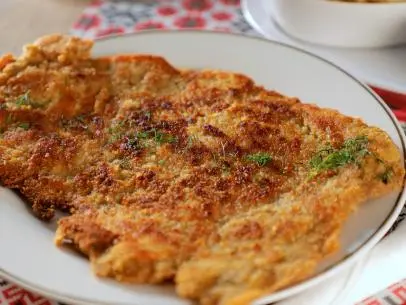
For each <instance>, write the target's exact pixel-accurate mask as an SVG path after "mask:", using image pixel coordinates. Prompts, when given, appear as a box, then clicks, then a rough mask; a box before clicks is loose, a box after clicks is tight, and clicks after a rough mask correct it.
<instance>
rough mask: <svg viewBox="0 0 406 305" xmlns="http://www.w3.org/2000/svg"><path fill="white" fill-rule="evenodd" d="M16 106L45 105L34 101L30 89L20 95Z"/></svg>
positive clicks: (37, 106)
mask: <svg viewBox="0 0 406 305" xmlns="http://www.w3.org/2000/svg"><path fill="white" fill-rule="evenodd" d="M15 104H16V106H18V107H21V106H31V107H32V108H43V107H44V105H41V104H38V103H36V102H34V101H33V100H32V98H31V96H30V91H27V92H26V93H24V94H23V95H20V96H19V97H18V98H17V99H16V101H15Z"/></svg>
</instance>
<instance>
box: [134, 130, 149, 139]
mask: <svg viewBox="0 0 406 305" xmlns="http://www.w3.org/2000/svg"><path fill="white" fill-rule="evenodd" d="M135 137H136V138H137V139H148V133H147V132H145V131H139V132H137V133H136V134H135Z"/></svg>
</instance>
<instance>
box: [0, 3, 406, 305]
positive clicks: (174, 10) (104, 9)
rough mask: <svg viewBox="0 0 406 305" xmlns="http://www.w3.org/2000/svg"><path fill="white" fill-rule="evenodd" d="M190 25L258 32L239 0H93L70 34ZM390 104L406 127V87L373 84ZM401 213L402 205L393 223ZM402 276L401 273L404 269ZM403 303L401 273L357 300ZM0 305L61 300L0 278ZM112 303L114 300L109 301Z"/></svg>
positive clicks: (365, 304)
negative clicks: (391, 282) (397, 278)
mask: <svg viewBox="0 0 406 305" xmlns="http://www.w3.org/2000/svg"><path fill="white" fill-rule="evenodd" d="M181 28H194V29H204V30H214V31H225V32H236V33H243V34H246V35H254V36H260V35H259V34H258V33H256V32H255V31H254V30H253V29H252V28H251V27H250V25H248V23H247V22H246V21H245V19H244V17H243V16H242V14H241V10H240V2H239V0H160V1H159V0H143V1H131V0H127V1H120V0H110V1H103V0H96V1H93V3H91V4H90V5H89V6H88V7H87V8H86V9H85V10H84V12H83V14H82V15H81V16H80V17H79V19H78V21H77V22H76V23H75V24H74V25H73V27H72V29H71V34H73V35H76V36H79V37H84V38H98V37H102V36H107V35H111V34H125V33H134V32H137V31H141V30H145V29H181ZM373 89H374V90H375V92H376V93H378V95H380V96H381V97H382V98H383V100H385V101H386V102H387V104H388V105H389V106H390V107H391V108H392V110H393V112H394V113H395V115H396V116H397V118H398V119H399V120H400V121H401V123H402V125H403V127H404V129H405V132H406V92H405V93H404V94H402V93H396V92H392V91H388V90H385V89H382V88H373ZM405 217H406V209H403V212H402V214H401V216H400V217H399V219H398V221H397V223H396V224H395V225H394V227H393V228H392V230H394V229H395V228H396V225H397V224H398V223H399V222H400V221H402V220H403V219H404V218H405ZM405 276H406V274H405ZM403 304H406V279H405V280H403V281H401V282H399V283H397V284H394V285H392V286H390V287H388V288H387V289H385V290H383V291H381V292H379V293H378V294H376V295H374V296H373V297H370V298H368V299H366V300H364V301H361V302H360V303H358V304H357V305H403ZM0 305H64V304H62V303H58V302H55V301H51V300H47V299H45V298H42V297H40V296H38V295H36V294H33V293H30V292H28V291H26V290H24V289H22V288H20V287H18V286H16V285H14V284H11V283H8V282H6V281H4V280H2V279H0ZM112 305H113V304H112Z"/></svg>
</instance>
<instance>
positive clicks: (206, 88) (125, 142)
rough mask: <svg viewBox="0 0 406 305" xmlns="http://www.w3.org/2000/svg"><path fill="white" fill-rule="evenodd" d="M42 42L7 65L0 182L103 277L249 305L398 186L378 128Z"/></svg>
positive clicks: (196, 74)
mask: <svg viewBox="0 0 406 305" xmlns="http://www.w3.org/2000/svg"><path fill="white" fill-rule="evenodd" d="M91 47H92V42H90V41H86V40H81V39H78V38H74V37H68V36H60V35H54V36H48V37H44V38H41V39H39V40H38V41H37V42H35V43H34V44H31V45H29V46H27V47H26V49H25V51H24V53H23V54H22V55H21V56H20V57H18V58H15V57H13V56H11V55H8V56H4V57H2V58H1V59H0V105H1V107H0V126H1V128H2V137H1V138H0V157H1V161H2V162H1V163H0V179H1V182H2V184H3V185H4V186H5V187H9V188H13V189H16V190H19V191H20V192H21V193H22V194H23V195H24V196H26V198H27V201H28V203H30V204H31V205H32V210H33V212H34V213H35V215H37V217H39V218H40V219H42V220H44V221H47V220H50V219H51V218H52V217H53V216H54V212H55V210H59V209H60V210H63V211H67V212H69V213H70V215H69V216H66V217H64V218H62V219H61V220H60V221H59V223H58V229H57V232H56V238H55V242H56V244H57V245H58V246H62V247H65V246H67V247H71V248H74V249H76V250H77V251H79V252H81V253H83V254H84V255H86V256H87V257H88V258H89V260H90V262H91V265H92V269H93V271H94V273H95V274H97V275H98V276H100V277H110V278H114V279H116V280H118V281H122V282H132V283H152V284H160V283H164V282H167V281H172V282H174V283H175V285H176V290H177V293H178V294H179V295H180V296H182V297H184V298H189V299H192V300H196V301H197V302H198V303H200V304H248V303H249V302H250V301H251V300H253V299H255V298H257V297H260V296H262V295H264V294H267V293H269V292H272V291H276V290H278V289H281V288H283V287H286V286H289V285H292V284H294V283H296V282H298V281H301V280H303V279H306V278H308V277H309V276H311V275H312V274H314V272H315V270H316V266H317V264H318V263H319V262H320V261H322V260H323V259H324V258H325V257H327V256H328V255H330V254H332V253H334V252H335V251H337V249H338V248H339V239H338V238H339V234H340V231H341V228H342V226H343V223H344V222H345V220H346V219H347V218H348V216H349V215H350V214H351V213H352V212H353V211H354V210H355V209H356V208H357V207H358V206H359V205H360V204H362V203H363V202H365V201H366V200H368V199H372V198H376V197H380V196H383V195H385V194H387V193H390V192H392V191H395V190H399V189H400V188H401V187H402V183H403V176H404V167H403V164H402V162H401V155H400V152H399V151H398V149H397V147H396V146H395V145H394V143H393V142H392V140H391V139H390V138H389V136H388V135H387V134H386V133H385V132H384V131H382V130H380V129H378V128H375V127H371V126H367V125H366V124H365V123H364V122H362V121H361V120H360V119H355V118H351V117H347V116H344V115H342V114H340V113H339V112H337V111H334V110H331V109H321V108H319V107H317V106H314V105H309V104H303V103H301V102H300V101H299V100H298V99H296V98H290V97H286V96H283V95H282V94H280V93H277V92H275V91H270V90H266V89H264V88H262V87H259V86H257V85H255V84H254V82H253V81H252V80H251V79H249V78H248V77H246V76H244V75H240V74H235V73H230V72H224V71H215V70H205V71H196V70H178V69H176V68H175V67H173V66H171V65H170V64H169V63H168V62H167V61H165V59H163V58H161V57H157V56H150V55H140V54H134V55H117V56H111V57H104V58H92V57H91V56H90V51H91Z"/></svg>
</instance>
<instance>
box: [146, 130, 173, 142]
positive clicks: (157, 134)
mask: <svg viewBox="0 0 406 305" xmlns="http://www.w3.org/2000/svg"><path fill="white" fill-rule="evenodd" d="M150 133H151V134H152V135H153V136H152V138H153V140H154V141H155V142H156V143H158V144H164V143H175V142H177V141H178V138H177V137H175V136H173V135H171V134H166V133H163V132H161V131H159V130H157V129H155V128H154V129H152V130H151V131H150Z"/></svg>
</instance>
